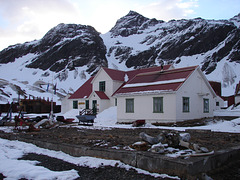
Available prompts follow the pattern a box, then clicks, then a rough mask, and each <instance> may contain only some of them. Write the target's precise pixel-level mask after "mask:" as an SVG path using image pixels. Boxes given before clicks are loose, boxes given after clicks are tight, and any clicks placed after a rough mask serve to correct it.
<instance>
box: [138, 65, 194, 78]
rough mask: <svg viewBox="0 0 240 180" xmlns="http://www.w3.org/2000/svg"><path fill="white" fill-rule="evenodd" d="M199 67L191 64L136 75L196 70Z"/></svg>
mask: <svg viewBox="0 0 240 180" xmlns="http://www.w3.org/2000/svg"><path fill="white" fill-rule="evenodd" d="M197 67H198V66H189V67H183V68H176V69H167V70H161V71H152V72H145V73H139V74H137V75H136V76H145V75H152V74H157V73H164V74H169V73H176V72H184V71H188V70H194V69H196V68H197Z"/></svg>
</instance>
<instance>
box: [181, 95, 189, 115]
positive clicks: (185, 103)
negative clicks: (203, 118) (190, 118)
mask: <svg viewBox="0 0 240 180" xmlns="http://www.w3.org/2000/svg"><path fill="white" fill-rule="evenodd" d="M183 112H190V106H189V97H183Z"/></svg>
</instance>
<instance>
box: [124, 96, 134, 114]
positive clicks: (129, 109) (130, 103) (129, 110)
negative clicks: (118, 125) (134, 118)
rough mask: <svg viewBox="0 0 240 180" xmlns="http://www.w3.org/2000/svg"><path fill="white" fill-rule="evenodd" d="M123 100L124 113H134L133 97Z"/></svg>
mask: <svg viewBox="0 0 240 180" xmlns="http://www.w3.org/2000/svg"><path fill="white" fill-rule="evenodd" d="M125 101H126V113H134V98H127V99H126V100H125Z"/></svg>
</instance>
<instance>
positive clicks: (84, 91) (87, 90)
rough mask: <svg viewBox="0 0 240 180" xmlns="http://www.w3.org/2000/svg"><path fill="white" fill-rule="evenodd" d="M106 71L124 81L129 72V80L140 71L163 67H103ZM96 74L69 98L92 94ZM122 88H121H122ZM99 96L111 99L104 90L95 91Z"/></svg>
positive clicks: (79, 97)
mask: <svg viewBox="0 0 240 180" xmlns="http://www.w3.org/2000/svg"><path fill="white" fill-rule="evenodd" d="M170 67H171V65H165V66H163V70H167V69H169V68H170ZM103 69H104V71H105V72H106V73H107V74H108V75H109V76H110V78H111V79H112V80H117V81H123V82H124V77H125V75H126V74H127V75H128V79H129V81H130V80H131V79H132V78H134V77H135V76H136V75H138V74H139V73H150V72H155V71H161V70H162V67H161V66H158V67H150V68H144V69H137V70H132V71H126V72H125V71H120V70H115V69H108V68H105V67H103ZM93 78H94V76H92V77H91V78H90V79H88V80H87V81H86V82H85V83H84V84H83V85H82V86H81V87H80V88H79V89H78V90H77V91H76V92H75V93H74V94H72V95H71V96H70V97H69V99H81V98H84V97H87V98H88V97H89V96H90V94H91V93H92V83H91V82H92V80H93ZM120 89H121V88H120ZM95 92H96V93H97V95H98V96H99V98H101V99H109V97H107V95H106V94H105V93H104V92H100V91H95Z"/></svg>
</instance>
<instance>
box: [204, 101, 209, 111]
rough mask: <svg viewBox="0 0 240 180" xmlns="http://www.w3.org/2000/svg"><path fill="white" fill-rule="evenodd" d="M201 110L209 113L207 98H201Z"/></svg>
mask: <svg viewBox="0 0 240 180" xmlns="http://www.w3.org/2000/svg"><path fill="white" fill-rule="evenodd" d="M203 112H204V113H209V99H203Z"/></svg>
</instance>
